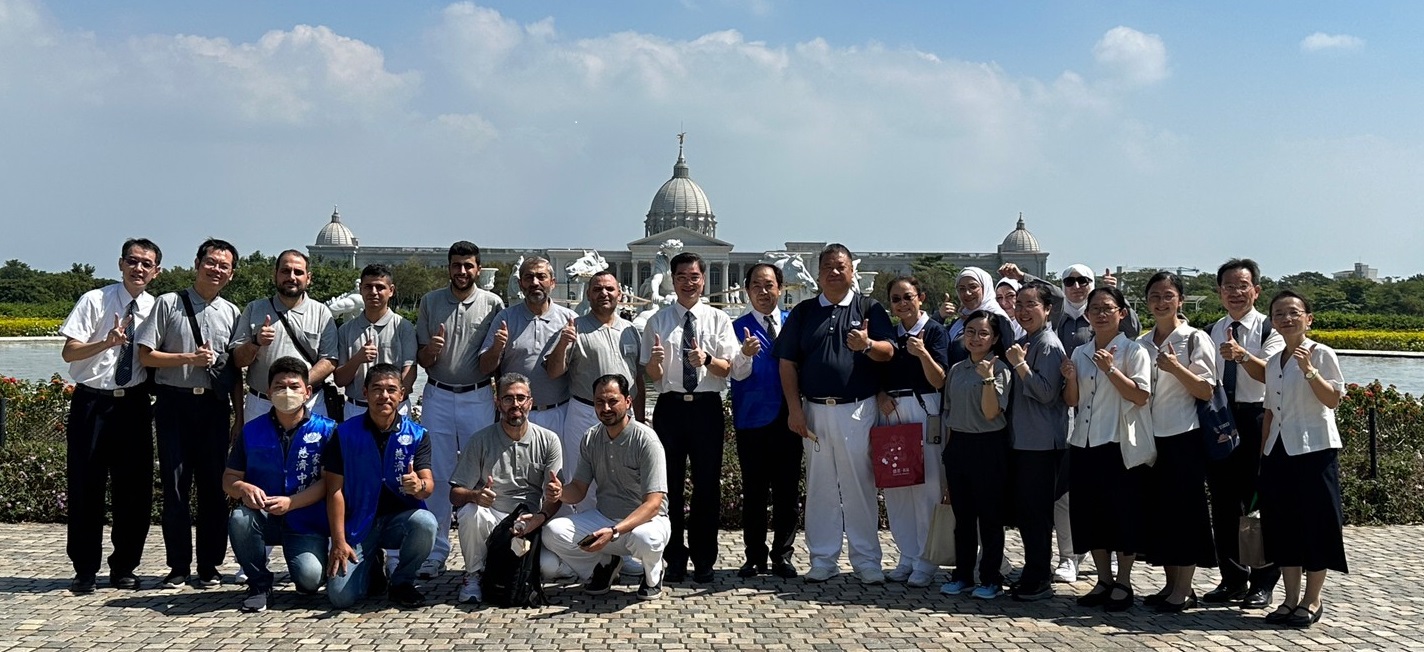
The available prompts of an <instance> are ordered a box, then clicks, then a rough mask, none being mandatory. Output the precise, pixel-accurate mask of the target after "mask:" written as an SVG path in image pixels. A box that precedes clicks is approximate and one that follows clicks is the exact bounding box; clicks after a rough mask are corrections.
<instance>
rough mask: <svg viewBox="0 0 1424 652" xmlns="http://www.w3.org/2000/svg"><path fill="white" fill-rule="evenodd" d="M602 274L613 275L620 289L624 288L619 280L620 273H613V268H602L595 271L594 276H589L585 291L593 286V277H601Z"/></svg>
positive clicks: (614, 282)
mask: <svg viewBox="0 0 1424 652" xmlns="http://www.w3.org/2000/svg"><path fill="white" fill-rule="evenodd" d="M600 276H608V277H612V278H613V284H614V285H617V286H618V289H619V291H622V290H623V285H622V284H620V283H619V282H618V275H617V274H614V273H613V270H611V269H600V270H598V271H596V272H594V273H593V276H590V277H588V283H587V284H585V285H584V291H585V292H586V291H587V290H588V288H591V287H593V279H596V278H598V277H600Z"/></svg>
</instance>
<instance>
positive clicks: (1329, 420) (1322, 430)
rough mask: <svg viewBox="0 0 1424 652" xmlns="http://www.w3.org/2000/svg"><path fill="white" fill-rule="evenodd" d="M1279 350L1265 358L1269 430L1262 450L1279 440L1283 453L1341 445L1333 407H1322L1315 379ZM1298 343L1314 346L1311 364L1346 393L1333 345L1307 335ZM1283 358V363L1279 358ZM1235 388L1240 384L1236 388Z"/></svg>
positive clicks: (1310, 451)
mask: <svg viewBox="0 0 1424 652" xmlns="http://www.w3.org/2000/svg"><path fill="white" fill-rule="evenodd" d="M1281 341H1282V350H1281V351H1279V352H1277V353H1275V354H1274V355H1272V356H1271V358H1270V359H1269V360H1267V361H1266V397H1265V401H1264V402H1265V407H1266V411H1268V412H1270V413H1271V431H1270V432H1268V433H1266V448H1265V451H1264V454H1266V455H1270V454H1271V450H1273V449H1274V448H1275V447H1276V440H1280V443H1281V445H1282V446H1285V447H1286V454H1288V455H1301V454H1304V453H1313V452H1315V451H1322V450H1325V449H1327V448H1341V447H1342V446H1343V445H1344V444H1342V443H1341V441H1340V427H1339V425H1337V424H1336V423H1335V410H1334V409H1331V408H1328V407H1325V404H1324V403H1321V402H1320V399H1319V398H1316V396H1315V391H1314V390H1312V389H1311V388H1310V384H1311V383H1313V382H1315V381H1314V380H1306V379H1305V372H1303V371H1301V370H1300V365H1299V364H1298V363H1296V361H1295V360H1294V359H1293V358H1292V357H1291V356H1290V355H1287V354H1286V352H1285V351H1284V348H1285V346H1284V342H1285V340H1284V339H1282V340H1281ZM1301 345H1302V346H1304V347H1306V348H1310V347H1312V346H1313V347H1315V348H1314V350H1313V351H1311V353H1310V366H1312V367H1314V368H1315V371H1316V372H1317V373H1319V374H1320V376H1321V377H1322V378H1324V379H1325V380H1326V381H1328V382H1329V383H1330V386H1331V387H1332V388H1333V389H1334V390H1335V393H1336V394H1339V395H1340V396H1341V397H1344V396H1345V375H1344V373H1342V372H1341V371H1340V359H1339V358H1337V357H1336V356H1335V349H1332V348H1330V347H1328V346H1325V345H1324V344H1319V343H1317V342H1315V341H1314V340H1311V339H1310V338H1306V339H1305V340H1304V341H1303V342H1301ZM1282 360H1284V362H1285V364H1284V365H1282V364H1281V362H1282ZM1238 391H1240V390H1239V388H1238Z"/></svg>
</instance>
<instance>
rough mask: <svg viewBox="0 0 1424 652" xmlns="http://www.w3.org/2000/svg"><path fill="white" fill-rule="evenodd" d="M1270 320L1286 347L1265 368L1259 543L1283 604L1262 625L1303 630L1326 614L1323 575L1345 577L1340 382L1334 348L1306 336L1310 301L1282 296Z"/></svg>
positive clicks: (1293, 295) (1291, 294)
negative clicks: (1275, 569) (1274, 569)
mask: <svg viewBox="0 0 1424 652" xmlns="http://www.w3.org/2000/svg"><path fill="white" fill-rule="evenodd" d="M1270 317H1271V325H1272V326H1274V327H1275V329H1276V332H1278V333H1280V334H1281V337H1283V338H1285V341H1286V346H1285V349H1284V350H1283V351H1281V352H1280V353H1277V354H1275V355H1273V356H1271V359H1270V360H1268V361H1267V362H1266V402H1265V409H1266V414H1265V419H1264V421H1263V422H1262V423H1261V432H1263V433H1265V438H1264V441H1263V443H1262V445H1261V481H1260V495H1261V503H1260V505H1261V538H1262V541H1263V542H1264V543H1265V546H1266V558H1267V559H1269V560H1271V561H1272V562H1275V563H1276V565H1278V566H1280V568H1281V580H1282V584H1283V585H1284V588H1285V600H1284V602H1282V603H1281V605H1280V607H1278V608H1277V609H1276V610H1275V611H1274V612H1272V613H1270V614H1269V615H1267V616H1266V620H1267V621H1268V622H1273V623H1278V624H1284V625H1289V626H1292V627H1309V626H1311V625H1312V624H1314V623H1315V621H1317V620H1320V615H1321V614H1322V613H1324V611H1325V605H1324V603H1323V602H1321V599H1320V591H1321V589H1322V588H1324V586H1325V573H1326V571H1327V570H1335V571H1339V572H1341V573H1345V572H1348V570H1349V569H1348V568H1347V567H1346V565H1345V542H1344V533H1343V532H1342V528H1343V526H1344V523H1345V514H1344V511H1343V510H1342V509H1341V506H1340V462H1339V460H1338V457H1337V456H1338V454H1339V451H1340V448H1341V442H1340V430H1339V428H1338V427H1337V426H1336V424H1335V408H1336V407H1338V406H1339V405H1340V399H1341V398H1343V397H1344V396H1345V378H1344V375H1343V374H1341V373H1340V362H1339V360H1338V359H1337V358H1336V357H1335V351H1334V349H1331V348H1330V347H1328V346H1325V345H1323V344H1319V343H1317V342H1315V341H1312V340H1311V339H1310V338H1308V337H1306V336H1305V335H1306V331H1307V330H1309V328H1310V323H1311V321H1312V320H1313V319H1314V317H1313V316H1312V315H1311V312H1310V302H1309V301H1306V300H1305V298H1304V297H1302V296H1300V295H1298V294H1296V293H1294V292H1291V291H1290V290H1283V291H1281V292H1280V293H1278V294H1276V296H1275V297H1273V298H1272V299H1271V304H1270ZM1302 569H1304V571H1305V594H1304V595H1301V591H1300V575H1301V570H1302Z"/></svg>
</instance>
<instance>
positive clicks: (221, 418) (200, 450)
mask: <svg viewBox="0 0 1424 652" xmlns="http://www.w3.org/2000/svg"><path fill="white" fill-rule="evenodd" d="M157 394H158V400H157V401H156V402H155V404H154V408H153V412H154V423H155V425H156V426H157V428H158V474H159V476H160V477H161V478H162V480H163V547H164V549H165V550H166V551H167V560H168V567H169V568H171V569H173V570H174V571H176V572H180V573H185V574H186V573H188V572H190V571H191V570H192V563H193V550H194V549H193V541H192V534H190V533H191V532H192V528H193V517H192V512H190V511H189V507H188V504H189V501H190V499H193V498H196V499H197V503H198V514H197V516H198V519H197V520H198V523H197V525H198V545H197V562H198V572H199V573H200V574H204V575H208V574H211V573H213V572H215V571H216V570H217V567H218V566H220V565H222V562H223V556H224V555H225V554H227V517H228V512H227V495H226V494H224V493H223V490H222V474H223V468H224V467H225V466H226V461H227V449H228V436H229V434H228V433H229V432H230V431H229V427H228V420H229V418H230V417H231V414H232V408H231V406H230V405H229V403H228V397H227V396H226V395H225V394H222V393H219V392H213V391H211V390H210V391H208V392H206V393H203V394H193V393H192V390H181V389H179V388H170V387H164V386H162V385H160V386H159V387H158V392H157ZM262 418H266V417H262Z"/></svg>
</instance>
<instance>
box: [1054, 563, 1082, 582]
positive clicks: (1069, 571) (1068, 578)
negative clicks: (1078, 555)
mask: <svg viewBox="0 0 1424 652" xmlns="http://www.w3.org/2000/svg"><path fill="white" fill-rule="evenodd" d="M1053 581H1055V582H1059V583H1064V584H1072V583H1073V582H1077V581H1078V562H1077V561H1074V560H1073V558H1072V557H1064V558H1062V559H1059V560H1058V569H1057V570H1055V571H1053Z"/></svg>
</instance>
